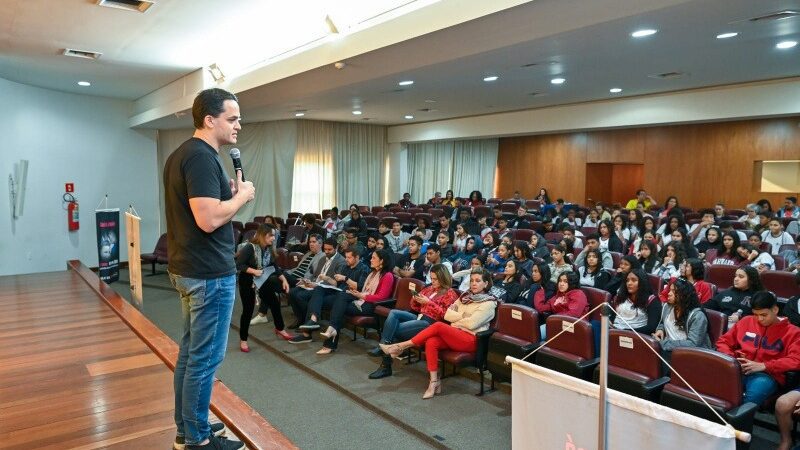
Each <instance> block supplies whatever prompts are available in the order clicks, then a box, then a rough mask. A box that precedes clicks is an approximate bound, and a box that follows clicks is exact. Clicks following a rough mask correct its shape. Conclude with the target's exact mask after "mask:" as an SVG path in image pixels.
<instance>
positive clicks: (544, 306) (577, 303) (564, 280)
mask: <svg viewBox="0 0 800 450" xmlns="http://www.w3.org/2000/svg"><path fill="white" fill-rule="evenodd" d="M540 292H541V291H540ZM534 309H536V311H537V312H538V313H539V314H540V317H542V318H543V319H544V320H540V322H541V325H540V327H541V328H540V330H539V331H540V333H541V335H542V339H543V340H544V339H547V336H546V333H545V331H546V330H547V327H546V323H545V320H546V318H547V316H550V315H552V314H562V315H565V316H570V317H575V318H578V317H581V316H583V315H584V314H586V313H587V312H589V300H587V299H586V294H584V293H583V291H582V290H581V285H580V282H579V279H578V274H576V273H573V272H570V273H562V274H561V275H559V276H558V283H556V292H555V293H554V295H553V296H552V297H548V298H545V296H544V295H537V296H535V297H534Z"/></svg>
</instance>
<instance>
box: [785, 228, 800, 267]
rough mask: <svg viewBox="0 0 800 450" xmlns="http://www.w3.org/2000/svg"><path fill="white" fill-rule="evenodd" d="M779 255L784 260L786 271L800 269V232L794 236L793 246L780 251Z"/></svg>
mask: <svg viewBox="0 0 800 450" xmlns="http://www.w3.org/2000/svg"><path fill="white" fill-rule="evenodd" d="M780 256H782V257H783V259H785V260H786V271H788V272H795V273H797V272H798V269H800V234H798V235H797V237H796V238H795V242H794V248H792V249H787V250H784V251H782V252H781V255H780Z"/></svg>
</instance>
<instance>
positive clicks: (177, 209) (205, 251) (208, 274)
mask: <svg viewBox="0 0 800 450" xmlns="http://www.w3.org/2000/svg"><path fill="white" fill-rule="evenodd" d="M194 197H210V198H217V199H220V200H223V201H225V200H230V199H231V198H232V197H233V194H232V193H231V188H230V185H229V184H228V175H227V174H226V173H225V169H223V167H222V161H220V159H219V155H218V154H217V152H216V150H214V148H213V147H211V146H210V145H208V144H207V143H206V142H205V141H203V140H202V139H198V138H191V139H189V140H188V141H186V142H184V143H183V144H181V146H180V147H178V149H177V150H175V152H173V153H172V155H170V157H169V158H168V159H167V163H166V164H165V165H164V198H165V205H166V216H167V252H168V256H169V271H170V272H171V273H173V274H175V275H180V276H183V277H188V278H200V279H206V280H207V279H212V278H219V277H223V276H227V275H233V274H235V273H236V262H235V261H234V257H233V254H234V244H233V226H232V225H231V223H230V222H228V223H226V224H225V225H222V226H221V227H219V228H217V229H216V230H214V231H212V232H211V233H206V232H205V231H203V230H201V229H200V227H199V226H197V222H195V220H194V215H193V214H192V210H191V208H190V207H189V199H190V198H194Z"/></svg>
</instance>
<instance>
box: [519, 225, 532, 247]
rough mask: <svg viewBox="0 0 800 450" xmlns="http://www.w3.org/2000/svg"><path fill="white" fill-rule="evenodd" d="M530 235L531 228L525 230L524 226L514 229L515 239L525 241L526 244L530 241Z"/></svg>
mask: <svg viewBox="0 0 800 450" xmlns="http://www.w3.org/2000/svg"><path fill="white" fill-rule="evenodd" d="M531 236H533V230H527V229H524V228H522V229H518V230H514V240H515V241H525V243H526V244H527V243H528V242H530V241H531Z"/></svg>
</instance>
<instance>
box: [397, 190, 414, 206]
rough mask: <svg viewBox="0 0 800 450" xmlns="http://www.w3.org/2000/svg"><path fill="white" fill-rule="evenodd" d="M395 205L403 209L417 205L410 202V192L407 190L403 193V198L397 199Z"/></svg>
mask: <svg viewBox="0 0 800 450" xmlns="http://www.w3.org/2000/svg"><path fill="white" fill-rule="evenodd" d="M397 205H398V206H400V207H401V208H403V209H408V208H414V207H416V206H417V205H415V204H414V203H412V202H411V194H409V193H408V192H406V193H405V194H403V198H401V199H400V200H398V201H397Z"/></svg>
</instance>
